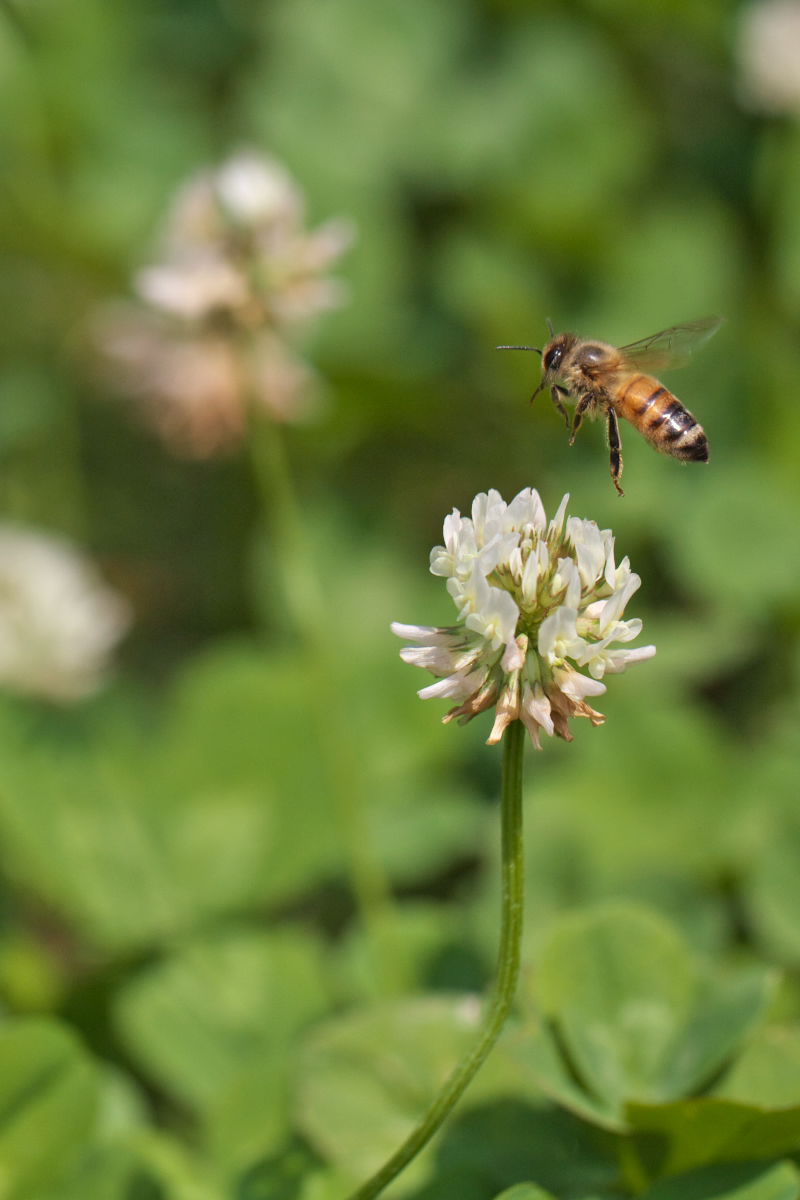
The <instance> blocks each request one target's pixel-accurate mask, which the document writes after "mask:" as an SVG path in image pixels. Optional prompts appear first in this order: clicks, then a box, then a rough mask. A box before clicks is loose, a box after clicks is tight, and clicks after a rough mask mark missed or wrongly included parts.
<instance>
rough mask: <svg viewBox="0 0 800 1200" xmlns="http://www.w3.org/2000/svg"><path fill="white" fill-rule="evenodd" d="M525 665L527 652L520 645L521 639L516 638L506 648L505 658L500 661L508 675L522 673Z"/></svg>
mask: <svg viewBox="0 0 800 1200" xmlns="http://www.w3.org/2000/svg"><path fill="white" fill-rule="evenodd" d="M526 641H527V639H526ZM524 665H525V651H524V650H523V649H522V647H521V646H520V645H519V639H518V638H515V639H514V641H513V642H509V643H508V645H507V646H506V648H505V650H504V652H503V657H502V658H501V659H500V666H501V667H502V668H503V670H504V671H505V672H506V674H510V673H511V672H512V671H521V670H522V668H523V667H524Z"/></svg>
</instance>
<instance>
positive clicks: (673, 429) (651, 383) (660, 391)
mask: <svg viewBox="0 0 800 1200" xmlns="http://www.w3.org/2000/svg"><path fill="white" fill-rule="evenodd" d="M614 407H615V408H616V410H617V412H618V413H619V415H620V416H621V417H625V419H626V420H628V421H630V423H631V424H632V425H635V426H636V428H637V429H638V430H639V432H640V433H643V434H644V436H645V437H646V438H647V440H648V442H650V443H651V445H653V446H655V448H656V450H660V451H661V453H662V454H671V455H672V456H673V457H674V458H682V459H685V460H687V461H691V462H707V461H708V439H707V438H706V435H705V432H704V430H703V427H702V425H700V424H698V422H697V421H696V419H695V418H694V417H693V416H692V414H691V413H690V412H689V410H688V408H684V406H683V405H682V404H681V402H680V400H679V399H678V398H677V396H673V394H672V392H670V391H669V390H668V389H667V388H665V387H664V386H663V384H660V383H659V382H658V380H657V379H654V378H653V376H652V375H632V376H630V378H628V379H626V380H625V382H624V384H623V386H622V388H621V389H620V391H619V392H618V393H617V395H616V397H615V400H614Z"/></svg>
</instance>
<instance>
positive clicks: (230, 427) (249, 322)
mask: <svg viewBox="0 0 800 1200" xmlns="http://www.w3.org/2000/svg"><path fill="white" fill-rule="evenodd" d="M352 241H353V227H352V225H351V223H350V222H347V221H343V220H333V221H328V222H327V223H325V224H323V225H321V226H320V227H318V228H317V229H313V230H309V229H308V228H307V227H306V217H305V200H304V197H303V193H302V191H301V189H300V188H299V186H298V185H297V184H296V183H295V182H294V180H293V179H292V177H291V176H290V174H289V172H288V171H287V170H286V169H285V167H283V166H282V165H281V164H280V163H277V162H275V161H274V160H273V159H271V158H268V157H266V156H263V155H259V154H256V153H255V152H253V151H242V152H240V153H238V154H235V155H233V156H232V157H231V158H229V159H228V160H227V161H226V162H224V163H223V164H222V165H221V166H220V167H219V168H218V169H216V170H209V169H206V170H203V171H200V172H198V173H197V174H196V175H195V176H193V177H192V178H191V179H190V180H188V182H187V183H185V184H184V185H183V186H182V187H181V188H180V190H179V192H178V194H177V196H176V197H175V200H174V202H173V204H172V206H171V208H170V211H169V214H168V216H167V219H166V221H165V229H164V233H163V236H162V238H161V243H160V255H159V256H158V257H157V260H156V261H154V262H152V263H150V264H149V265H148V266H147V267H145V268H144V269H143V270H141V271H139V272H138V273H137V275H136V276H135V279H134V287H135V290H136V293H137V298H138V303H137V304H129V305H127V306H124V307H123V306H120V305H108V306H106V308H105V309H104V310H103V311H101V312H100V313H99V314H98V317H97V319H96V322H95V331H94V335H95V341H96V343H97V345H98V346H99V348H100V350H101V354H102V360H103V366H104V368H105V374H106V376H107V377H108V378H109V382H110V383H111V384H112V386H113V385H117V386H119V388H120V390H121V391H123V392H126V393H127V394H128V395H130V396H132V397H134V398H136V399H137V400H139V401H140V402H141V404H142V408H143V412H144V416H145V419H146V421H147V422H148V423H149V424H150V425H151V426H153V427H154V428H155V429H156V431H157V432H158V433H159V434H161V436H162V437H164V439H165V441H166V442H167V443H168V445H169V446H170V448H171V449H173V450H174V451H175V452H176V453H178V454H183V455H187V456H189V457H194V458H205V457H208V456H210V455H213V454H217V453H222V452H224V451H226V450H227V449H229V448H230V447H231V446H233V445H235V444H236V443H237V442H238V441H240V440H241V438H242V437H243V435H244V433H245V430H246V428H247V422H248V414H249V412H250V411H251V410H255V411H257V412H261V413H264V414H266V415H267V416H268V417H270V418H271V419H272V420H275V421H280V422H297V421H303V420H305V419H307V418H308V417H309V416H310V415H311V414H313V413H314V412H315V411H316V410H317V408H318V407H319V405H318V403H317V399H318V397H317V395H316V392H317V391H318V389H317V388H316V386H315V385H316V383H317V379H316V376H315V374H314V372H313V371H312V369H311V368H310V366H309V365H308V364H307V363H306V362H304V361H303V359H302V358H301V357H300V356H299V355H298V354H297V353H296V351H295V349H294V347H295V343H296V331H297V330H299V329H301V328H302V327H304V325H305V324H306V323H307V322H308V321H309V320H310V319H311V318H313V317H314V316H315V315H316V314H318V313H320V312H323V311H324V310H326V309H330V308H333V307H335V306H337V305H339V304H341V302H342V300H343V298H344V293H343V290H342V287H341V285H340V284H339V282H338V281H337V280H335V279H332V278H331V277H330V275H329V273H328V272H329V269H330V267H331V266H332V264H333V263H334V262H335V261H336V259H338V258H339V256H340V255H341V254H342V253H343V252H344V250H346V249H347V247H348V246H349V245H350V244H351V242H352Z"/></svg>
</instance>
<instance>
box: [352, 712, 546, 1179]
mask: <svg viewBox="0 0 800 1200" xmlns="http://www.w3.org/2000/svg"><path fill="white" fill-rule="evenodd" d="M524 744H525V727H524V725H523V724H522V722H521V721H512V722H511V724H510V725H509V726H508V728H507V729H506V733H505V737H504V738H503V779H502V789H501V828H502V850H501V856H502V902H501V903H502V911H501V926H500V950H499V953H498V958H497V976H496V980H495V985H494V989H493V992H492V996H491V999H490V1002H489V1007H488V1010H487V1013H486V1017H485V1019H484V1023H483V1026H482V1028H481V1031H480V1033H479V1035H478V1039H477V1041H476V1042H475V1045H474V1046H473V1047H472V1049H471V1050H469V1051H468V1053H467V1054H466V1055H465V1056H464V1058H463V1059H462V1060H461V1062H460V1063H459V1065H458V1066H457V1067H456V1069H455V1071H454V1072H453V1074H452V1075H451V1076H450V1078H449V1079H448V1080H447V1082H446V1083H445V1085H444V1087H443V1088H442V1090H441V1091H440V1092H439V1095H438V1096H437V1097H436V1099H435V1100H434V1102H433V1104H432V1105H431V1106H430V1108H429V1109H428V1111H427V1113H426V1114H425V1116H424V1117H423V1119H422V1121H421V1122H420V1123H419V1125H417V1127H416V1129H414V1130H413V1131H412V1133H411V1134H410V1135H409V1136H408V1137H407V1138H406V1140H405V1141H404V1142H403V1144H402V1146H400V1147H399V1149H398V1150H396V1151H395V1153H394V1154H393V1155H392V1157H391V1158H390V1159H388V1161H387V1162H385V1163H384V1165H383V1166H382V1167H381V1168H380V1170H379V1171H377V1172H376V1174H375V1175H373V1176H372V1178H371V1179H368V1180H367V1182H366V1183H365V1184H362V1186H361V1187H360V1188H358V1190H357V1191H355V1192H354V1193H353V1194H352V1196H351V1200H372V1197H374V1196H378V1195H380V1193H381V1192H382V1191H383V1189H384V1188H385V1187H387V1186H388V1185H389V1184H390V1183H391V1182H392V1180H393V1179H395V1178H396V1177H397V1176H398V1175H399V1174H400V1172H401V1171H402V1170H403V1169H404V1168H405V1167H407V1166H408V1164H409V1163H410V1162H411V1160H412V1159H414V1158H416V1156H417V1154H419V1152H420V1150H422V1149H423V1147H424V1146H426V1145H427V1143H428V1142H429V1141H430V1139H431V1138H432V1137H433V1135H434V1134H435V1133H436V1131H437V1130H438V1129H439V1127H440V1126H441V1125H442V1123H443V1122H444V1121H445V1120H446V1118H447V1116H448V1115H449V1113H450V1112H451V1111H452V1109H453V1108H454V1106H455V1105H456V1103H457V1102H458V1100H459V1099H460V1098H461V1096H462V1094H463V1093H464V1091H465V1090H466V1088H467V1087H468V1086H469V1084H470V1083H471V1082H472V1080H473V1078H474V1077H475V1075H476V1074H477V1072H478V1070H479V1069H480V1068H481V1066H482V1065H483V1063H484V1062H485V1061H486V1058H487V1057H488V1055H489V1053H490V1051H491V1050H492V1048H493V1047H494V1045H495V1043H496V1042H497V1039H498V1038H499V1036H500V1034H501V1032H502V1030H503V1026H504V1025H505V1023H506V1019H507V1017H508V1014H509V1012H510V1011H511V1005H512V1004H513V1001H514V995H515V993H516V990H517V981H518V979H519V968H520V954H521V944H522V921H523V901H524V892H525V873H524V860H523V840H522V759H523V750H524Z"/></svg>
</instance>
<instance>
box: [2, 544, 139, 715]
mask: <svg viewBox="0 0 800 1200" xmlns="http://www.w3.org/2000/svg"><path fill="white" fill-rule="evenodd" d="M130 621H131V614H130V609H129V606H128V604H127V602H126V601H125V600H124V599H123V598H122V597H121V596H120V595H118V593H117V592H115V591H113V590H112V589H111V588H110V587H108V585H107V584H105V583H104V582H103V580H102V579H101V577H100V575H99V574H98V572H97V570H96V569H95V567H94V565H93V564H92V563H91V561H90V560H89V559H88V558H87V557H86V556H85V555H83V554H82V553H81V552H80V551H78V550H77V549H75V547H73V546H72V545H71V544H69V543H68V542H66V541H62V540H61V539H59V538H57V537H53V536H51V535H49V534H43V533H40V532H38V531H35V530H28V529H24V528H22V527H19V526H14V525H2V526H0V686H2V687H5V688H8V689H9V690H10V691H16V692H22V693H25V694H27V695H33V696H39V697H42V698H44V699H47V700H54V701H59V702H69V701H74V700H80V699H82V698H84V697H86V696H88V695H91V693H93V692H95V691H96V690H97V689H98V688H99V687H100V686H101V685H102V683H103V682H104V678H105V676H106V673H107V670H108V666H109V658H110V655H111V652H112V651H113V649H114V647H115V646H116V644H117V642H118V641H119V640H120V639H121V638H122V637H123V635H124V634H125V632H126V631H127V629H128V627H129V625H130Z"/></svg>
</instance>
